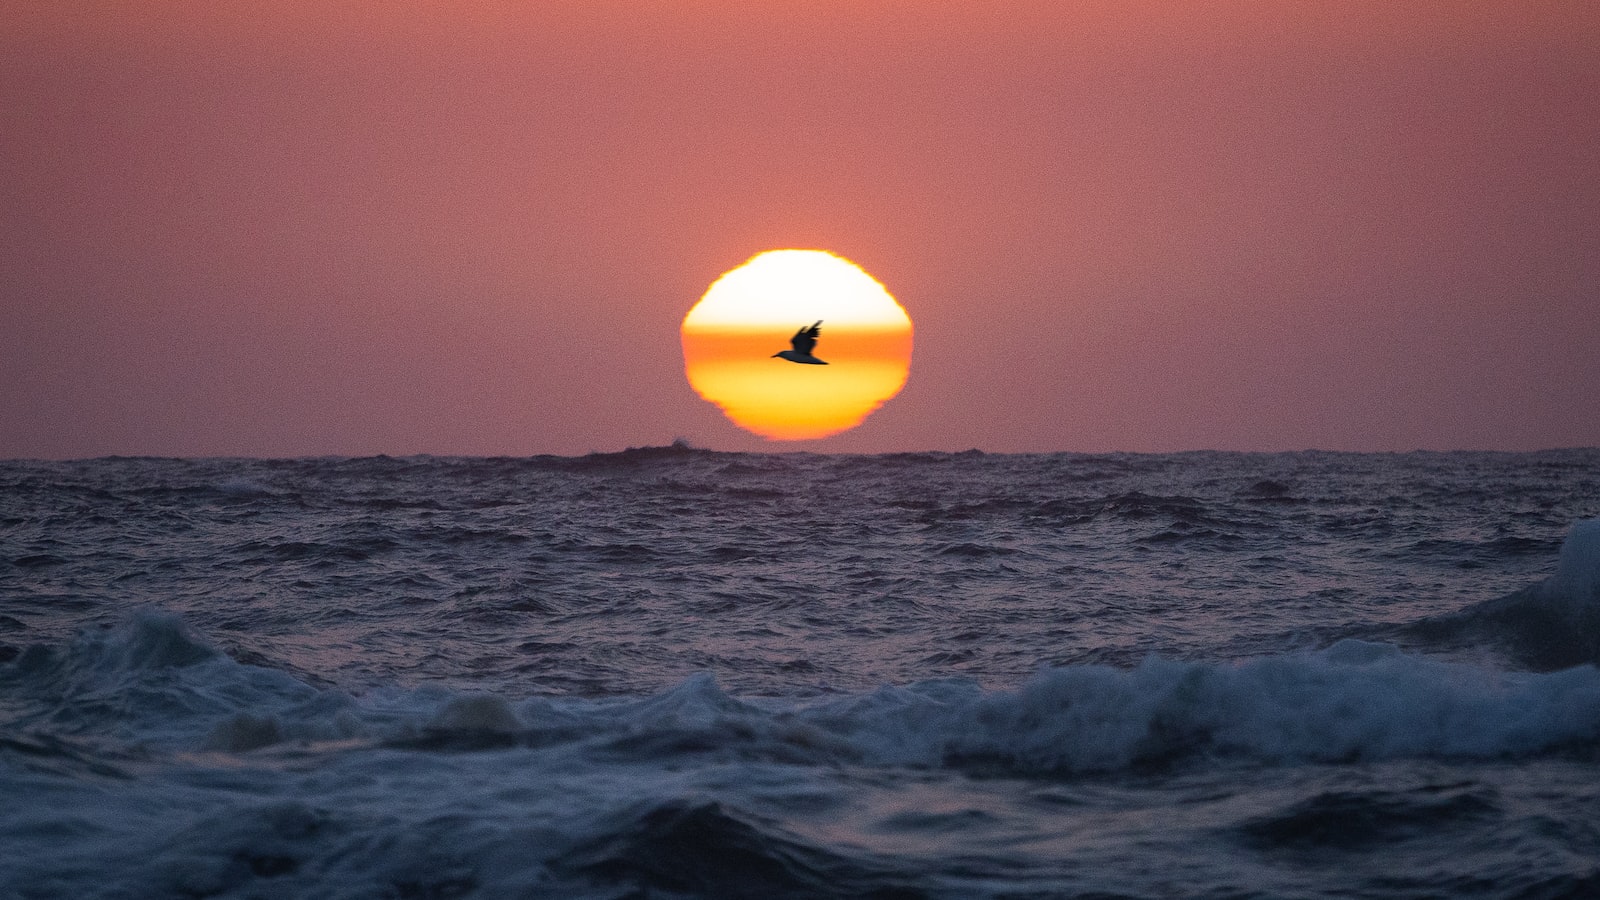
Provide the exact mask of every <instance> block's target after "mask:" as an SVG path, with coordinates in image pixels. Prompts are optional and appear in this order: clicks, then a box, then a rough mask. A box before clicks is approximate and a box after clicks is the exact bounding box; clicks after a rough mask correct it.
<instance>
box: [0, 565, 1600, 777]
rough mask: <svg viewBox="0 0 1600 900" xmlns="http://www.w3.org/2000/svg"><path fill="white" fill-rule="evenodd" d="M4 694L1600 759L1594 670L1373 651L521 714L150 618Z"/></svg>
mask: <svg viewBox="0 0 1600 900" xmlns="http://www.w3.org/2000/svg"><path fill="white" fill-rule="evenodd" d="M1558 577H1559V576H1558ZM1563 583H1567V582H1563ZM0 691H3V693H4V695H5V696H6V697H7V698H8V701H9V704H10V706H11V709H13V710H16V709H18V707H19V704H20V707H21V710H22V712H21V714H20V715H18V716H16V717H15V718H14V719H13V720H12V722H11V725H12V727H13V729H14V731H16V732H19V733H22V734H34V735H76V736H80V737H85V738H93V739H96V740H106V739H111V740H116V741H125V742H135V743H138V744H140V745H141V746H154V747H165V748H167V749H168V750H171V751H181V752H190V751H211V752H220V753H253V752H264V751H268V750H273V749H276V750H280V751H286V752H291V751H292V752H299V751H303V750H305V749H307V748H315V747H317V746H319V745H322V744H327V743H330V742H331V743H334V744H338V745H340V746H346V747H348V746H352V745H354V746H367V747H374V748H378V747H388V748H392V749H396V750H414V751H429V752H469V751H475V750H481V749H487V748H496V747H507V746H520V747H530V748H539V749H541V750H544V751H547V752H550V753H559V754H573V755H575V758H599V759H613V760H620V761H639V762H658V761H660V760H663V759H681V758H700V759H705V758H709V759H712V760H719V759H727V760H759V761H769V762H776V763H783V764H797V765H825V766H836V765H842V764H848V765H865V766H879V767H912V768H925V769H943V768H948V769H953V770H961V771H977V772H986V773H998V774H1006V775H1016V776H1023V777H1062V776H1074V775H1080V774H1087V773H1097V772H1118V771H1129V770H1140V769H1151V768H1157V769H1161V768H1171V767H1181V766H1194V765H1207V764H1217V763H1229V762H1243V763H1248V764H1253V765H1260V764H1267V765H1292V764H1296V763H1304V762H1348V761H1367V760H1388V759H1401V758H1468V759H1492V758H1518V757H1529V756H1536V755H1541V754H1551V753H1566V754H1570V753H1576V754H1579V755H1585V756H1587V755H1592V754H1593V753H1594V752H1595V750H1596V748H1597V744H1600V670H1597V669H1596V668H1594V667H1593V666H1579V667H1575V668H1570V669H1566V670H1564V671H1559V672H1549V673H1537V672H1502V671H1496V670H1493V669H1488V668H1484V667H1480V666H1474V665H1469V664H1465V663H1458V662H1448V661H1444V660H1440V659H1435V658H1429V657H1425V656H1419V655H1415V654H1411V653H1407V652H1405V651H1403V650H1401V649H1399V648H1397V647H1394V646H1391V645H1387V644H1378V643H1369V642H1363V641H1357V640H1345V641H1341V642H1340V643H1338V644H1335V645H1333V646H1332V647H1329V648H1327V649H1324V650H1321V651H1316V652H1306V653H1295V654H1286V655H1279V656H1272V657H1265V658H1260V659H1255V660H1250V661H1246V662H1242V663H1206V662H1179V661H1172V660H1165V659H1160V658H1150V659H1147V660H1146V661H1144V662H1143V663H1141V664H1139V665H1137V666H1135V667H1132V668H1115V667H1111V666H1101V665H1080V666H1069V667H1063V668H1054V669H1046V670H1043V671H1041V672H1039V673H1038V674H1037V675H1035V676H1034V677H1033V678H1031V679H1029V680H1028V681H1026V682H1025V683H1023V684H1022V685H1020V686H1019V687H1018V688H1016V689H1014V690H986V689H984V688H983V687H981V686H980V685H978V684H977V683H976V682H973V681H970V680H964V679H942V680H932V681H924V682H919V683H915V684H910V685H905V686H885V687H883V688H880V689H878V690H876V691H872V692H868V693H863V694H847V695H835V696H828V697H823V698H820V699H809V700H803V701H802V700H795V699H792V698H790V699H776V698H743V699H742V698H736V697H733V696H731V695H729V694H727V693H726V692H724V691H723V690H722V688H721V687H720V686H719V685H718V684H717V682H716V680H715V679H714V678H713V677H712V676H710V675H709V674H701V675H697V676H694V677H691V678H689V679H688V680H686V681H684V682H682V683H680V684H678V685H677V686H676V687H673V688H671V689H669V690H667V691H665V692H663V693H661V694H657V695H654V696H647V697H638V698H581V697H560V696H556V697H531V698H524V699H520V700H518V699H514V698H509V697H504V696H500V695H497V694H484V693H470V692H467V693H464V692H459V691H452V690H448V689H445V688H441V687H432V686H430V687H422V688H415V689H400V688H390V689H386V690H380V691H375V692H372V693H371V694H369V695H367V696H364V697H362V698H360V699H357V698H354V697H352V696H350V695H348V694H345V693H344V692H341V691H338V690H332V689H320V688H316V687H313V686H311V685H309V684H307V683H305V682H304V681H301V680H299V679H297V678H295V677H293V676H291V675H290V674H288V673H287V672H284V671H279V670H277V669H273V668H263V667H261V666H255V665H247V664H245V663H242V662H238V661H236V660H235V659H233V658H232V657H230V656H228V655H227V654H225V653H222V652H220V651H219V650H217V649H216V648H214V647H212V646H211V645H210V644H208V643H207V642H205V641H204V640H203V639H201V638H199V637H197V636H195V635H194V634H193V633H192V632H191V631H190V630H189V629H188V628H187V626H185V625H184V623H183V622H182V621H180V620H178V619H177V618H175V617H172V616H169V615H165V614H160V613H144V614H140V615H136V616H134V617H132V618H131V619H130V620H128V621H127V622H125V623H123V624H122V625H120V626H117V627H115V628H111V629H105V630H97V631H93V632H89V633H86V634H84V635H81V636H80V637H79V639H78V640H77V641H75V642H73V643H71V644H70V645H69V646H66V647H63V648H54V649H52V648H45V647H39V646H35V647H31V648H29V649H28V650H27V651H25V652H23V653H22V654H21V655H19V656H18V657H17V658H16V659H15V660H14V661H13V662H12V663H10V664H7V665H3V666H0Z"/></svg>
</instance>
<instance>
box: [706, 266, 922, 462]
mask: <svg viewBox="0 0 1600 900" xmlns="http://www.w3.org/2000/svg"><path fill="white" fill-rule="evenodd" d="M818 322H820V323H821V324H820V327H819V330H818V335H817V337H818V343H817V344H816V347H815V354H816V357H819V359H815V360H806V361H815V362H819V363H826V365H825V366H823V365H795V361H796V360H793V359H792V356H793V354H791V358H774V357H775V355H777V354H779V353H781V352H783V351H788V350H789V349H790V347H791V339H792V338H794V337H796V332H797V331H799V330H800V329H806V328H809V327H810V326H812V324H813V323H818ZM794 346H795V348H796V349H797V350H799V349H800V345H794ZM683 356H684V367H685V371H686V374H687V376H688V378H689V384H690V386H691V387H693V388H694V389H695V391H696V392H697V393H699V394H700V396H701V397H703V398H704V399H706V400H708V401H710V402H712V403H715V404H716V405H717V406H718V407H719V408H720V409H721V410H722V412H723V414H725V415H726V416H727V417H728V418H729V419H731V420H732V421H733V422H734V424H736V425H738V426H739V427H741V428H744V429H745V430H747V431H752V432H755V433H756V434H759V435H762V436H763V437H766V438H769V439H772V440H806V439H812V438H821V437H826V436H828V435H830V434H837V433H839V432H841V431H846V430H848V429H851V428H854V427H855V426H857V425H859V424H861V422H862V420H864V419H865V418H866V417H867V416H868V415H869V414H871V413H872V411H873V410H875V409H877V408H878V407H879V406H882V405H883V403H884V402H885V401H887V400H889V399H890V398H892V397H893V396H894V395H895V394H897V393H899V392H900V388H901V387H902V386H904V385H905V382H906V377H907V375H908V374H909V373H910V370H911V317H910V316H908V315H906V311H905V310H904V309H903V308H901V306H900V304H899V303H897V302H895V299H894V297H892V296H890V294H889V292H888V291H887V290H885V289H884V287H883V285H881V284H879V283H878V282H877V280H876V279H874V278H873V277H872V276H871V275H868V274H867V273H866V272H864V271H862V269H861V268H860V267H859V266H857V265H855V264H854V263H852V262H850V261H848V260H845V259H842V258H840V257H838V256H834V255H833V254H831V253H828V252H825V251H822V250H772V251H768V252H766V253H762V254H759V255H757V256H755V257H753V258H752V259H750V260H749V261H748V262H746V263H745V264H744V265H742V266H740V267H738V268H736V269H734V270H732V271H730V272H728V273H726V274H724V275H723V276H722V277H721V278H718V279H717V280H716V281H715V282H714V283H713V284H712V285H711V288H710V289H709V290H707V291H706V294H705V296H704V297H702V298H701V299H700V302H699V303H697V304H695V306H694V308H693V309H691V310H689V314H688V315H687V316H686V317H684V320H683Z"/></svg>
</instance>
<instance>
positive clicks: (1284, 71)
mask: <svg viewBox="0 0 1600 900" xmlns="http://www.w3.org/2000/svg"><path fill="white" fill-rule="evenodd" d="M0 21H4V22H6V23H7V24H6V27H5V28H4V29H0V209H4V210H5V211H6V215H5V216H3V217H0V457H19V456H21V457H26V456H42V457H81V456H95V455H105V454H126V455H137V454H154V455H319V454H351V455H359V454H369V453H388V454H407V453H464V454H524V453H540V452H549V453H582V452H585V451H588V450H615V449H621V448H623V447H627V446H638V445H645V444H663V443H667V442H670V441H671V440H673V439H674V438H678V437H682V438H685V439H688V440H689V441H690V442H692V443H694V444H697V445H701V446H707V447H713V448H719V449H748V450H769V449H775V448H774V447H773V445H771V444H768V443H766V442H764V441H762V440H761V439H760V438H759V437H756V436H754V435H750V434H747V433H745V432H743V431H741V430H740V429H738V428H737V427H735V426H733V425H732V424H731V423H729V422H727V421H726V420H725V419H724V418H723V417H722V416H721V414H720V413H719V412H718V411H717V409H716V408H714V407H712V406H710V405H708V404H706V403H704V402H702V401H701V400H700V398H699V397H698V396H696V394H695V392H694V391H693V390H691V389H690V388H689V387H688V385H687V384H685V379H684V377H683V370H682V357H681V354H680V344H679V335H678V326H679V323H681V321H682V320H683V317H684V315H685V313H686V312H687V311H688V310H689V308H690V307H691V306H693V304H694V303H695V302H696V300H697V299H698V298H699V297H700V296H701V294H702V293H703V292H704V290H705V288H706V286H707V285H708V284H709V283H710V282H711V280H712V279H714V278H715V277H716V276H717V275H718V273H721V272H725V271H727V270H729V269H731V268H732V267H734V266H736V265H738V264H739V263H740V262H742V261H743V260H745V259H748V258H749V257H750V256H751V255H752V254H754V253H757V252H759V251H762V250H765V249H770V248H775V247H821V248H826V249H829V250H832V251H834V252H836V253H839V254H840V255H842V256H845V257H847V258H849V259H851V260H853V261H855V262H857V263H859V264H860V265H861V266H862V267H863V268H864V269H865V270H866V271H868V272H870V273H872V275H873V276H874V277H876V278H878V279H880V280H881V281H882V282H883V283H885V284H887V285H890V286H891V287H892V290H893V293H894V295H895V297H896V298H898V299H899V300H900V302H901V303H902V304H903V305H904V306H905V307H906V308H907V309H908V310H910V311H911V313H912V315H913V317H914V318H915V320H916V328H917V333H916V342H917V347H916V353H917V363H916V371H915V374H914V376H913V377H912V378H911V380H910V381H909V382H907V384H906V386H905V389H904V390H903V391H902V392H901V394H900V395H899V396H898V397H897V398H896V399H895V400H894V401H893V402H891V403H889V404H888V405H886V406H884V407H883V408H882V409H880V410H878V411H877V412H876V413H874V414H873V415H871V416H870V417H869V418H868V419H867V420H866V421H865V422H864V423H863V424H862V425H861V426H860V427H859V428H856V429H853V430H851V431H848V432H845V433H842V434H839V435H837V436H834V437H831V438H827V439H825V440H822V441H818V442H814V443H802V444H795V445H784V446H783V447H782V448H781V449H814V450H822V451H850V452H857V451H859V452H878V451H900V450H925V449H942V450H960V449H966V448H968V447H979V448H982V449H985V450H994V451H1024V450H1028V451H1032V450H1041V451H1043V450H1085V451H1098V450H1131V451H1164V450H1183V449H1252V450H1276V449H1303V448H1324V449H1342V450H1409V449H1413V448H1432V449H1453V448H1464V449H1512V450H1517V449H1532V448H1538V447H1549V446H1574V445H1596V444H1600V417H1597V416H1595V415H1593V413H1592V410H1593V408H1594V398H1595V397H1596V396H1600V366H1597V365H1595V364H1594V348H1595V347H1596V346H1600V314H1596V309H1597V306H1596V302H1597V301H1596V296H1595V285H1597V284H1600V253H1596V251H1595V248H1596V247H1600V179H1596V178H1595V177H1594V173H1595V172H1597V171H1600V66H1595V65H1594V60H1596V59H1600V5H1596V4H1593V3H1587V2H1576V0H1573V2H1532V3H1526V4H1507V3H1502V2H1488V0H1461V2H1451V3H1444V2H1438V3H1434V2H1425V3H1391V2H1376V0H1353V2H1350V3H1341V4H1283V3H1276V2H1267V0H1227V2H1221V0H1199V2H1195V3H1183V4H1175V3H1165V2H1162V3H1158V2H1144V0H1117V2H1112V0H1088V2H1071V3H1062V2H1055V0H1051V2H1044V0H1021V2H1015V3H1006V4H990V3H975V4H927V3H910V2H895V0H888V2H882V3H872V4H862V3H857V2H844V0H819V2H814V3H805V4H760V3H757V4H751V3H733V2H727V0H694V2H674V3H668V4H649V5H639V4H624V3H620V2H610V0H586V2H581V3H580V2H567V0H552V2H549V3H541V4H523V3H511V2H488V0H472V2H461V3H449V4H447V3H436V2H430V3H420V2H403V0H396V2H382V3H380V2H377V0H348V2H341V0H333V2H310V0H294V2H287V3H281V4H271V5H270V6H253V5H242V4H241V5H233V4H215V3H199V2H172V3H155V2H98V0H85V2H82V3H72V4H44V3H33V2H18V0H0ZM799 324H800V323H796V327H797V326H798V325H799ZM824 328H825V329H826V328H827V326H826V325H825V326H824ZM825 334H827V332H826V330H825ZM830 339H833V336H830V337H827V338H825V340H824V344H823V346H825V347H826V346H827V341H828V340H830ZM775 349H776V348H775ZM769 352H770V351H769ZM774 362H776V361H774ZM796 368H800V367H796Z"/></svg>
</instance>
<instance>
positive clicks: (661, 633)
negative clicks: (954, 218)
mask: <svg viewBox="0 0 1600 900" xmlns="http://www.w3.org/2000/svg"><path fill="white" fill-rule="evenodd" d="M1597 517H1600V450H1595V449H1578V450H1560V451H1548V452H1538V453H1422V452H1419V453H1405V454H1351V453H1323V452H1304V453H1274V454H1240V453H1213V452H1197V453H1178V454H1159V455H1157V454H1104V455H1090V454H1025V455H996V454H984V453H979V452H975V451H974V452H966V453H911V454H893V455H822V454H807V453H772V454H764V453H723V452H712V451H706V450H699V449H693V448H689V447H686V446H681V445H675V446H671V447H649V448H640V449H634V450H628V451H624V452H621V453H599V454H591V455H588V456H583V457H532V458H515V459H512V458H503V459H486V458H447V457H412V458H388V457H378V458H368V459H348V458H320V459H282V460H278V459H151V458H108V459H96V460H83V461H66V462H47V461H8V462H0V897H7V898H55V897H62V898H96V897H102V898H144V897H174V898H200V897H229V898H277V897H283V898H291V897H292V898H300V897H326V898H443V897H493V898H512V897H560V898H567V897H571V898H721V897H756V898H762V900H776V898H802V897H861V898H869V897H870V898H921V897H929V898H1047V897H1048V898H1054V897H1061V898H1067V897H1078V898H1090V897H1093V898H1167V897H1204V898H1246V897H1260V898H1269V897H1270V898H1300V897H1303V898H1322V897H1327V898H1333V897H1339V898H1351V897H1357V898H1380V897H1381V898H1390V897H1398V898H1444V897H1451V898H1457V897H1495V898H1580V897H1583V898H1588V897H1600V670H1597V669H1596V664H1597V663H1600V518H1597Z"/></svg>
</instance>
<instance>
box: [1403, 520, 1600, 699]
mask: <svg viewBox="0 0 1600 900" xmlns="http://www.w3.org/2000/svg"><path fill="white" fill-rule="evenodd" d="M1402 633H1403V634H1404V635H1405V636H1406V637H1408V638H1412V639H1416V640H1420V641H1422V642H1423V643H1425V644H1427V645H1433V646H1442V647H1448V648H1463V647H1479V646H1487V647H1491V648H1495V649H1498V650H1500V651H1501V652H1503V653H1505V654H1506V655H1507V656H1509V657H1510V658H1511V659H1513V660H1515V661H1516V662H1517V663H1518V664H1520V665H1523V666H1526V667H1527V668H1530V669H1533V670H1535V671H1546V672H1548V671H1554V670H1557V669H1564V668H1567V667H1569V666H1579V665H1596V664H1600V519H1587V520H1584V521H1581V522H1578V523H1577V524H1575V525H1573V526H1572V529H1571V531H1570V532H1568V534H1567V538H1566V540H1565V541H1563V542H1562V544H1561V556H1560V561H1559V562H1558V563H1557V564H1556V573H1555V575H1553V576H1551V577H1550V578H1548V579H1546V580H1544V581H1542V582H1540V583H1538V584H1535V585H1532V586H1530V587H1527V588H1524V589H1522V590H1520V591H1516V592H1515V593H1512V594H1509V595H1507V596H1504V597H1499V598H1496V599H1494V600H1489V601H1486V602H1484V603H1479V604H1477V605H1474V606H1470V607H1468V608H1466V609H1464V610H1460V611H1458V612H1453V613H1448V614H1445V615H1441V616H1432V617H1429V618H1427V619H1423V620H1421V621H1419V622H1416V623H1413V624H1411V625H1409V626H1407V627H1406V628H1404V629H1402Z"/></svg>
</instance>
